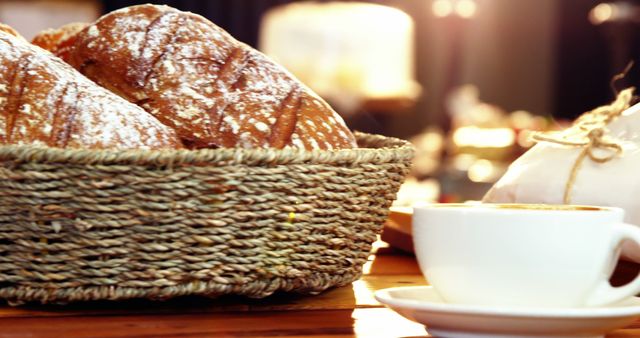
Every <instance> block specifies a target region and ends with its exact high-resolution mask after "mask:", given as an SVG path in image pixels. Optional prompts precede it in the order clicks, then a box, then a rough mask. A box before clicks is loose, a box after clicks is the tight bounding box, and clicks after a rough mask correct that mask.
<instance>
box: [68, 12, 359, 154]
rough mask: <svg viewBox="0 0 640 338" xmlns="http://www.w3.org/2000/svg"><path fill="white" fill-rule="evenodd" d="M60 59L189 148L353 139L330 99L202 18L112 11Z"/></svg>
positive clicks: (328, 144)
mask: <svg viewBox="0 0 640 338" xmlns="http://www.w3.org/2000/svg"><path fill="white" fill-rule="evenodd" d="M66 60H67V61H68V62H69V63H70V64H71V65H73V66H74V67H76V69H78V70H80V71H81V72H82V73H84V74H85V75H87V76H88V77H89V78H91V79H92V80H94V81H96V82H97V83H99V84H101V85H103V86H104V87H106V88H108V89H110V90H112V91H114V92H115V93H118V94H119V95H121V96H122V97H124V98H126V99H128V100H129V101H131V102H134V103H137V104H138V105H140V106H142V107H143V108H145V109H146V110H147V111H148V112H150V113H151V114H153V115H154V116H156V117H157V118H158V119H159V120H160V121H161V122H162V123H164V124H166V125H168V126H170V127H172V128H174V129H175V130H176V131H177V132H178V135H179V136H180V137H181V138H182V139H183V141H184V142H185V144H186V145H188V146H192V147H196V148H197V147H245V148H252V147H276V148H282V147H285V146H291V147H297V148H303V149H337V148H352V147H355V146H356V143H355V138H354V136H353V134H351V132H350V131H349V129H348V128H347V127H346V125H345V124H344V122H343V120H342V118H341V117H340V116H339V115H338V114H337V113H336V112H334V111H333V110H332V109H331V108H330V107H329V105H328V104H327V103H326V102H324V101H323V100H322V99H320V98H319V97H318V96H317V95H316V94H314V93H313V92H312V91H311V90H310V89H308V88H307V87H305V86H304V85H302V84H301V83H300V82H299V81H298V80H296V79H295V78H294V77H293V76H292V75H291V74H289V73H288V72H287V71H286V70H284V69H283V68H282V67H281V66H279V65H277V64H276V63H274V62H273V61H271V60H269V59H268V58H267V57H266V56H264V55H263V54H261V53H260V52H258V51H256V50H254V49H252V48H250V47H248V46H246V45H245V44H243V43H240V42H238V41H237V40H235V39H234V38H232V37H231V36H230V35H229V34H228V33H226V32H225V31H224V30H222V29H221V28H219V27H217V26H216V25H214V24H213V23H211V22H210V21H208V20H206V19H205V18H203V17H201V16H199V15H195V14H192V13H187V12H181V11H178V10H176V9H173V8H171V7H167V6H155V5H140V6H133V7H128V8H124V9H121V10H118V11H114V12H112V13H109V14H107V15H105V16H103V17H102V18H100V19H99V20H98V21H97V22H95V23H94V24H93V25H91V26H89V27H87V28H86V29H84V30H82V31H81V32H80V33H78V36H77V38H76V42H75V46H74V48H73V51H72V53H71V55H70V56H68V57H66Z"/></svg>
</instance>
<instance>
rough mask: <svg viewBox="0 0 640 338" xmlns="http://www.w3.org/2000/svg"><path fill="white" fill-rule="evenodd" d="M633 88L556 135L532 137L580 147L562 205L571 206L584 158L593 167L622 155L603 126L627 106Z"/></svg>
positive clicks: (541, 140)
mask: <svg viewBox="0 0 640 338" xmlns="http://www.w3.org/2000/svg"><path fill="white" fill-rule="evenodd" d="M633 92H634V88H633V87H630V88H627V89H624V90H622V91H620V93H618V95H617V97H616V99H615V100H614V101H613V102H612V103H611V104H609V105H606V106H601V107H598V108H596V109H594V110H592V111H590V112H588V113H585V114H583V115H582V116H581V117H580V118H578V119H577V120H576V121H575V122H574V124H573V125H572V126H571V127H570V128H568V129H567V130H565V131H563V132H560V133H557V132H555V133H534V134H533V135H532V139H533V140H534V141H535V142H550V143H555V144H561V145H566V146H573V147H582V150H581V151H580V154H579V155H578V157H577V158H576V161H575V162H574V164H573V167H572V168H571V172H570V173H569V179H568V180H567V183H566V184H565V189H564V196H563V203H564V204H571V192H572V190H573V185H574V183H575V180H576V176H577V174H578V171H579V170H580V167H581V166H582V163H583V162H584V159H585V158H587V157H588V158H589V159H590V160H592V161H593V162H596V163H605V162H609V161H611V160H612V159H614V158H615V157H617V156H619V155H621V154H622V146H621V145H620V141H618V140H613V139H612V138H610V137H609V136H607V125H608V124H609V123H610V122H611V121H612V120H614V119H615V118H617V117H618V116H620V115H621V114H622V112H624V111H625V110H626V109H627V108H629V107H630V106H631V102H632V100H633V99H634V96H633Z"/></svg>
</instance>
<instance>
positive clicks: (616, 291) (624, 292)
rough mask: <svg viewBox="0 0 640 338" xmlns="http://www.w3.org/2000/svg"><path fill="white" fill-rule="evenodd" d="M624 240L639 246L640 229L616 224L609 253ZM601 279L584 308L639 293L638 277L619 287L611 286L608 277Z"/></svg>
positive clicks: (639, 281) (609, 302)
mask: <svg viewBox="0 0 640 338" xmlns="http://www.w3.org/2000/svg"><path fill="white" fill-rule="evenodd" d="M625 240H631V241H634V242H636V243H637V244H638V245H640V228H638V227H637V226H635V225H631V224H627V223H620V224H616V225H615V226H614V236H613V239H612V240H611V248H610V252H611V253H613V252H615V251H616V249H617V248H619V247H620V245H622V242H623V241H625ZM614 263H615V262H614ZM603 277H604V280H603V281H601V282H600V284H599V285H598V286H597V287H596V288H595V290H594V292H593V294H592V295H591V296H589V297H588V298H587V301H586V302H585V305H586V306H600V305H606V304H611V303H615V302H618V301H621V300H623V299H625V298H629V297H632V296H635V295H636V294H638V293H640V275H638V276H636V278H634V279H633V281H631V282H630V283H628V284H625V285H623V286H619V287H613V286H611V283H609V279H608V277H609V276H606V275H604V276H603Z"/></svg>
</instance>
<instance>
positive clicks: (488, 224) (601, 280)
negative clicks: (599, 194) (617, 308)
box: [413, 204, 640, 307]
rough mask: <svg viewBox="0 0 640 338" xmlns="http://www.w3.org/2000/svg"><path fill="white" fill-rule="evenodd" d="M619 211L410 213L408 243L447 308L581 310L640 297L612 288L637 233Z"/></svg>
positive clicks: (639, 288) (452, 208)
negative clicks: (626, 248)
mask: <svg viewBox="0 0 640 338" xmlns="http://www.w3.org/2000/svg"><path fill="white" fill-rule="evenodd" d="M623 217H624V211H623V210H622V209H619V208H604V207H603V208H601V207H587V206H551V205H526V204H479V205H469V204H434V205H430V206H423V207H416V208H414V213H413V240H414V246H415V252H416V256H417V259H418V262H419V264H420V268H421V270H422V272H423V273H424V275H425V277H426V278H427V280H428V282H429V284H431V285H432V286H433V287H434V289H435V290H436V291H437V292H438V293H440V295H441V296H442V297H443V299H444V300H445V301H447V302H451V303H463V304H474V305H488V306H511V307H586V306H600V305H606V304H610V303H614V302H617V301H620V300H623V299H625V298H628V297H631V296H634V295H635V294H637V293H639V292H640V277H636V278H635V279H634V280H633V281H632V282H630V283H629V284H627V285H624V286H621V287H612V286H611V284H609V277H610V275H611V273H612V271H613V268H614V267H615V264H616V261H617V259H618V257H619V254H620V247H621V243H622V242H623V241H624V240H631V241H635V242H636V243H638V244H639V245H640V229H639V228H637V227H636V226H633V225H629V224H625V223H623Z"/></svg>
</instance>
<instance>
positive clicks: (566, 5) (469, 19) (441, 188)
mask: <svg viewBox="0 0 640 338" xmlns="http://www.w3.org/2000/svg"><path fill="white" fill-rule="evenodd" d="M147 2H153V3H158V4H167V5H170V6H173V7H176V8H178V9H182V10H187V11H192V12H195V13H198V14H201V15H203V16H205V17H207V18H209V19H210V20H211V21H213V22H214V23H216V24H217V25H219V26H221V27H222V28H224V29H225V30H227V31H228V32H229V33H231V34H232V35H233V36H234V37H236V38H237V39H238V40H241V41H243V42H245V43H247V44H249V45H251V46H253V47H255V48H258V49H260V50H262V51H263V52H264V53H266V54H268V55H269V56H270V57H272V58H273V59H275V60H276V61H277V62H279V63H280V64H282V65H284V66H285V67H286V68H288V69H289V70H290V71H291V72H292V73H294V74H295V75H296V76H297V77H298V78H299V79H301V80H302V81H303V82H304V83H306V84H307V85H308V86H310V87H311V88H312V89H314V90H315V91H316V92H318V94H320V95H321V96H323V97H324V98H325V99H326V100H327V101H329V103H330V104H331V105H332V106H333V107H334V108H335V109H336V110H337V111H338V112H339V113H340V114H341V115H342V116H343V117H344V119H345V120H346V122H347V124H348V125H349V126H350V127H351V128H352V129H355V130H361V131H365V132H372V133H379V134H384V135H388V136H395V137H400V138H404V139H409V140H411V141H412V142H413V143H414V144H415V145H416V146H417V149H418V153H417V157H416V160H415V166H414V170H413V174H412V178H411V179H410V180H409V182H408V183H407V184H406V185H405V186H404V187H403V189H402V191H401V193H400V194H399V199H398V201H397V203H398V204H399V205H403V204H404V205H409V204H411V203H413V202H412V201H414V200H415V199H416V196H419V199H420V200H422V201H445V202H452V201H466V200H474V199H480V198H481V197H482V195H483V194H484V193H485V192H486V190H487V189H488V188H489V187H490V186H491V184H492V183H493V182H495V180H497V179H498V178H499V177H500V176H501V175H502V173H503V172H504V170H506V168H507V166H508V165H509V163H511V162H512V161H513V160H514V159H515V158H517V156H519V155H520V154H522V153H523V152H524V151H525V150H526V149H527V148H528V147H530V146H531V143H530V141H529V139H528V137H527V136H528V133H529V132H530V131H532V130H553V129H560V128H564V127H566V126H567V125H568V124H569V123H570V122H571V120H572V119H574V118H575V117H577V116H578V115H579V114H581V113H583V112H585V111H588V110H590V109H592V108H594V107H596V106H598V105H602V104H605V103H608V102H609V101H611V100H612V99H613V97H614V93H613V91H612V89H611V87H610V80H611V78H612V77H613V76H614V75H615V74H617V73H619V72H621V71H622V70H623V69H624V67H625V65H627V63H628V62H629V61H631V60H638V55H639V53H640V51H639V50H638V49H639V47H640V43H639V41H638V39H639V37H638V34H637V33H636V32H637V31H638V29H637V25H638V24H639V23H640V2H639V1H631V0H625V1H614V2H605V1H595V0H536V1H513V0H376V1H357V2H356V1H335V0H334V1H291V0H212V1H197V0H176V1H120V0H103V1H98V0H90V1H73V0H57V1H56V0H49V1H45V0H31V1H29V0H27V1H15V0H0V21H2V22H4V23H7V24H9V25H11V26H13V27H15V28H16V29H17V30H18V31H19V32H21V33H22V34H23V35H24V36H25V37H27V38H31V37H32V36H33V35H35V34H36V33H37V32H39V31H41V30H43V29H46V28H51V27H59V26H61V25H63V24H66V23H69V22H76V21H80V22H90V21H93V20H95V19H96V18H97V17H99V16H100V15H101V14H103V13H105V12H109V11H112V10H115V9H117V8H121V7H125V6H129V5H134V4H138V3H147ZM637 68H638V67H636V68H633V69H632V70H631V72H630V73H629V74H628V75H627V76H626V78H625V79H624V80H623V81H622V83H620V84H619V85H620V88H622V87H625V86H629V85H635V84H637V83H638V71H637Z"/></svg>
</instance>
